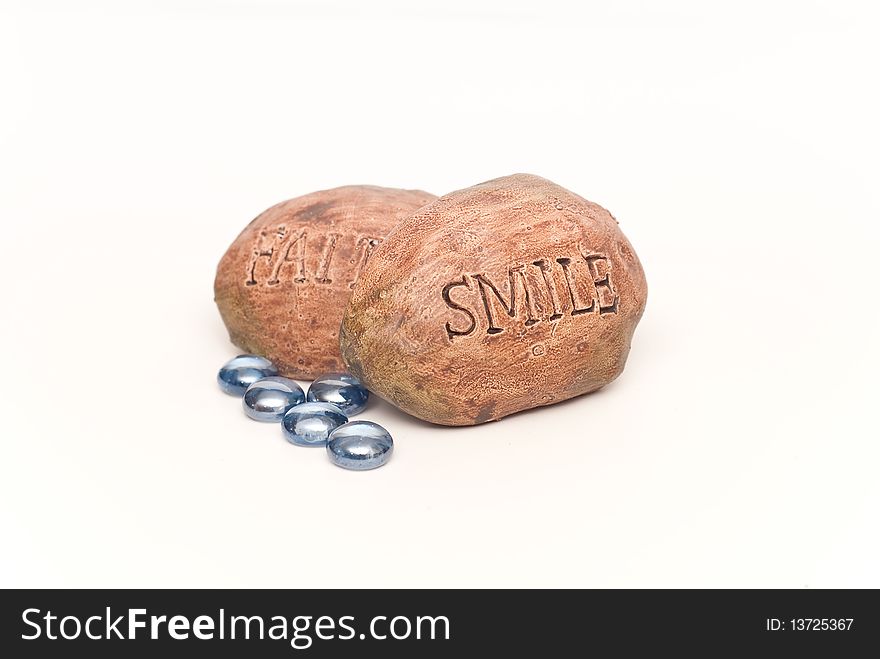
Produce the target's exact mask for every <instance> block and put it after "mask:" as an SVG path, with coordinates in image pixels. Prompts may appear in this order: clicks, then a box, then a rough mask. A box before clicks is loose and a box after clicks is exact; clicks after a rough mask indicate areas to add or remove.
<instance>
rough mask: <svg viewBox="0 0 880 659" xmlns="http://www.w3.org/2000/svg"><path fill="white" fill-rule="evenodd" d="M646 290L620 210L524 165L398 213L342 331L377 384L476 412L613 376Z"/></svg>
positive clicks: (407, 406) (411, 402) (344, 344)
mask: <svg viewBox="0 0 880 659" xmlns="http://www.w3.org/2000/svg"><path fill="white" fill-rule="evenodd" d="M646 298H647V284H646V282H645V275H644V272H643V271H642V266H641V264H640V263H639V259H638V257H637V256H636V253H635V251H634V250H633V248H632V245H630V243H629V241H628V240H627V239H626V237H625V236H624V235H623V233H622V232H621V231H620V228H619V227H618V224H617V221H616V220H615V219H614V217H613V216H612V215H611V214H610V213H609V212H608V211H606V210H605V209H604V208H602V207H601V206H598V205H596V204H594V203H592V202H589V201H587V200H586V199H583V198H582V197H579V196H578V195H576V194H574V193H572V192H570V191H568V190H566V189H564V188H562V187H560V186H558V185H556V184H554V183H552V182H550V181H547V180H546V179H543V178H540V177H537V176H532V175H528V174H516V175H513V176H507V177H504V178H499V179H495V180H493V181H488V182H486V183H481V184H479V185H475V186H473V187H470V188H467V189H465V190H459V191H457V192H453V193H451V194H448V195H445V196H443V197H441V198H439V199H437V200H436V201H434V202H432V203H430V204H428V205H426V206H424V207H422V208H421V209H419V210H418V211H416V213H415V214H414V215H412V216H411V217H409V218H408V219H406V220H404V221H403V222H402V223H401V224H399V225H398V226H397V227H396V228H395V229H394V230H393V231H392V232H391V234H389V236H388V237H387V238H386V240H385V241H384V242H383V243H382V245H380V246H378V247H377V248H376V250H375V252H374V253H373V255H372V257H371V259H370V261H369V263H367V264H366V266H365V267H364V269H363V271H362V272H361V275H360V277H359V279H358V283H357V284H356V286H355V287H354V291H353V293H352V297H351V300H350V302H349V305H348V308H347V309H346V312H345V316H344V318H343V321H342V329H341V331H340V345H341V350H342V356H343V358H344V360H345V362H346V364H347V365H348V368H349V370H350V371H351V372H352V373H353V374H354V375H355V376H356V377H358V378H359V379H360V380H361V381H362V382H363V383H364V384H365V385H366V386H367V387H368V388H369V389H370V391H372V392H374V393H376V394H378V395H379V396H381V397H383V398H385V399H387V400H388V401H390V402H392V403H393V404H395V405H396V406H398V407H399V408H400V409H402V410H404V411H405V412H408V413H409V414H412V415H414V416H417V417H419V418H422V419H425V420H427V421H431V422H433V423H439V424H444V425H456V426H458V425H472V424H477V423H483V422H486V421H492V420H495V419H500V418H501V417H504V416H507V415H508V414H513V413H514V412H518V411H521V410H525V409H529V408H532V407H537V406H540V405H549V404H551V403H555V402H558V401H562V400H566V399H568V398H572V397H574V396H578V395H580V394H584V393H588V392H591V391H595V390H596V389H599V388H600V387H602V386H604V385H606V384H608V383H609V382H611V381H612V380H613V379H614V378H616V377H617V376H618V375H620V373H621V372H622V371H623V367H624V364H625V363H626V358H627V355H628V353H629V349H630V342H631V339H632V335H633V332H634V330H635V327H636V325H637V324H638V322H639V319H640V318H641V316H642V312H643V311H644V309H645V302H646Z"/></svg>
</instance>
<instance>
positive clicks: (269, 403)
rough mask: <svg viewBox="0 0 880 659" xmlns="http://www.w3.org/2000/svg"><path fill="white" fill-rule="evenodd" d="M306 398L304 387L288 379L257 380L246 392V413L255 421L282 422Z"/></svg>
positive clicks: (244, 399)
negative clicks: (289, 411)
mask: <svg viewBox="0 0 880 659" xmlns="http://www.w3.org/2000/svg"><path fill="white" fill-rule="evenodd" d="M305 398H306V395H305V393H303V390H302V387H300V386H299V385H298V384H297V383H296V382H294V381H293V380H290V379H288V378H278V377H269V378H263V379H262V380H257V381H256V382H254V383H253V384H252V385H251V386H249V387H248V388H247V391H245V392H244V398H242V399H241V404H242V406H243V407H244V413H245V414H247V415H248V416H249V417H250V418H252V419H254V420H255V421H281V417H283V416H284V413H285V412H287V410H289V409H290V408H291V407H293V406H294V405H299V404H300V403H301V402H303V401H304V400H305Z"/></svg>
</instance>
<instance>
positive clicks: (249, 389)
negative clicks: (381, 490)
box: [217, 355, 394, 470]
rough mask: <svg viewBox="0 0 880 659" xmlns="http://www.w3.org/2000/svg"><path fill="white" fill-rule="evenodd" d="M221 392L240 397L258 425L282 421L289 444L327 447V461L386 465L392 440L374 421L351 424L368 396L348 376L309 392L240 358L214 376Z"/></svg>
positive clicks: (333, 376) (329, 378) (266, 365)
mask: <svg viewBox="0 0 880 659" xmlns="http://www.w3.org/2000/svg"><path fill="white" fill-rule="evenodd" d="M217 382H218V383H219V384H220V388H221V389H222V390H223V391H225V392H226V393H227V394H230V395H232V396H241V397H242V405H243V406H244V412H245V414H247V415H248V416H249V417H250V418H252V419H255V420H256V421H267V422H275V423H277V422H279V421H280V422H281V429H282V431H283V433H284V436H285V437H286V438H287V441H289V442H291V443H292V444H296V445H297V446H326V447H327V455H329V456H330V461H331V462H332V463H333V464H335V465H338V466H340V467H344V468H345V469H356V470H365V469H375V468H376V467H381V466H382V465H383V464H385V463H386V462H388V459H389V458H390V457H391V453H392V451H393V450H394V441H393V440H392V439H391V435H390V434H389V433H388V431H387V430H385V428H383V427H382V426H380V425H379V424H378V423H373V422H372V421H349V420H348V417H349V416H353V415H355V414H357V413H358V412H361V411H363V409H364V408H365V407H366V406H367V400H368V398H369V396H370V392H369V391H367V389H366V387H364V386H363V385H362V384H361V383H360V382H359V381H358V380H357V379H356V378H354V377H353V376H351V375H349V374H347V373H328V374H327V375H323V376H321V377H319V378H317V379H316V380H315V381H314V382H312V384H311V386H309V392H308V394H306V393H304V392H303V390H302V387H300V386H299V385H298V384H297V383H296V382H294V381H293V380H290V379H288V378H284V377H279V375H278V369H277V368H275V365H274V364H272V362H270V361H269V360H268V359H266V358H264V357H259V356H257V355H239V356H238V357H235V358H234V359H231V360H229V361H228V362H226V364H224V365H223V368H221V369H220V372H219V373H218V374H217Z"/></svg>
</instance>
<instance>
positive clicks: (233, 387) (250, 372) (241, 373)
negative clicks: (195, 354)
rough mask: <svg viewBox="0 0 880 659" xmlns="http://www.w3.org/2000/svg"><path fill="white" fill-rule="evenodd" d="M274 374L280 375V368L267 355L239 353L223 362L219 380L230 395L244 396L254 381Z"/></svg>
mask: <svg viewBox="0 0 880 659" xmlns="http://www.w3.org/2000/svg"><path fill="white" fill-rule="evenodd" d="M273 375H278V369H277V368H275V364H273V363H272V362H270V361H269V360H268V359H266V358H265V357H260V356H258V355H239V356H238V357H235V358H234V359H230V360H229V361H228V362H226V363H225V364H223V368H221V369H220V372H219V373H217V382H218V383H219V384H220V388H221V389H222V390H223V391H225V392H226V393H227V394H229V395H230V396H242V395H244V392H245V390H247V388H248V387H249V386H251V385H252V384H253V383H254V382H256V381H257V380H262V379H263V378H267V377H270V376H273Z"/></svg>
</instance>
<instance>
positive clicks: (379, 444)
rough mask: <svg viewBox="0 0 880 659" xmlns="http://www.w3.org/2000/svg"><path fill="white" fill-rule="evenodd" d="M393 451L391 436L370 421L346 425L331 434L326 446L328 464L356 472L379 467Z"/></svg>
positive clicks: (353, 422)
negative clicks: (328, 457) (328, 458)
mask: <svg viewBox="0 0 880 659" xmlns="http://www.w3.org/2000/svg"><path fill="white" fill-rule="evenodd" d="M393 450H394V440H393V439H391V435H390V434H389V433H388V431H387V430H385V428H383V427H382V426H380V425H379V424H378V423H373V422H372V421H349V422H348V423H346V424H344V425H341V426H339V427H338V428H337V429H336V430H334V431H333V432H331V433H330V441H328V442H327V455H329V456H330V462H332V463H333V464H335V465H337V466H339V467H343V468H345V469H355V470H358V471H364V470H366V469H375V468H376V467H381V466H382V465H383V464H385V463H386V462H388V459H389V458H390V457H391V453H392V451H393Z"/></svg>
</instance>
